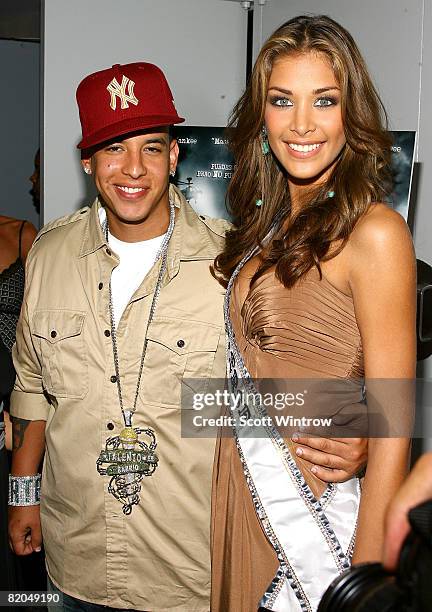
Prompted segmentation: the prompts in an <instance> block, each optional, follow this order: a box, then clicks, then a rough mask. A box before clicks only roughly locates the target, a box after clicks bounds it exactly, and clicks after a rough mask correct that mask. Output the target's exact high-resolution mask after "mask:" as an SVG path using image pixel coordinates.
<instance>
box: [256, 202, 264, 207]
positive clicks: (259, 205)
mask: <svg viewBox="0 0 432 612" xmlns="http://www.w3.org/2000/svg"><path fill="white" fill-rule="evenodd" d="M262 204H263V201H262V200H256V201H255V206H256V207H257V208H261V206H262Z"/></svg>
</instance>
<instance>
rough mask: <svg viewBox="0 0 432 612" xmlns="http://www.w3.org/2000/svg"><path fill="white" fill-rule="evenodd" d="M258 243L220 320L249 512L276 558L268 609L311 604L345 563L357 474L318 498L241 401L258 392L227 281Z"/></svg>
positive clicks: (273, 432) (280, 611)
mask: <svg viewBox="0 0 432 612" xmlns="http://www.w3.org/2000/svg"><path fill="white" fill-rule="evenodd" d="M258 251H259V248H258V247H257V248H255V249H254V250H252V251H251V252H250V253H249V254H248V255H247V256H246V257H244V258H243V260H242V261H241V262H240V263H239V264H238V266H237V268H236V270H235V271H234V273H233V275H232V277H231V280H230V282H229V285H228V288H227V293H226V298H225V321H226V333H227V376H228V385H229V391H230V392H231V393H230V397H233V396H234V395H235V396H239V395H240V397H241V398H242V401H240V402H233V403H232V405H231V407H230V409H231V413H232V416H233V417H234V419H233V420H234V422H235V423H236V425H235V426H234V435H235V440H236V444H237V449H238V452H239V456H240V459H241V462H242V466H243V470H244V474H245V477H246V481H247V484H248V487H249V490H250V493H251V495H252V500H253V503H254V506H255V511H256V514H257V516H258V519H259V521H260V523H261V526H262V528H263V530H264V532H265V534H266V536H267V538H268V540H269V542H270V543H271V544H272V546H273V548H274V550H275V551H276V554H277V557H278V560H279V569H278V572H277V574H276V576H275V577H274V579H273V580H272V582H271V584H270V585H269V587H268V588H267V591H266V592H265V593H264V594H263V598H262V600H261V602H260V606H263V607H265V608H267V609H269V610H272V611H274V612H294V611H302V612H306V611H307V612H313V611H314V610H316V609H317V606H318V604H319V601H320V599H321V597H322V595H323V593H324V591H325V589H326V588H327V586H328V585H329V584H330V583H331V582H332V580H333V579H334V578H336V577H337V576H338V575H339V574H340V573H341V572H343V571H344V570H346V569H348V568H349V566H350V559H351V556H352V550H353V546H354V538H355V529H356V522H357V515H358V508H359V503H360V487H359V482H358V479H356V478H353V479H351V480H349V481H348V482H345V483H341V484H337V485H336V484H330V485H329V486H328V487H327V489H326V490H325V492H324V494H323V495H322V496H321V498H320V499H319V500H317V499H316V498H315V496H314V494H313V492H312V491H311V489H310V487H309V486H308V484H307V482H306V481H305V479H304V477H303V475H302V473H301V471H300V470H299V469H298V467H297V464H296V463H295V461H294V459H293V457H292V456H291V454H290V451H289V449H288V447H287V445H286V444H285V442H284V440H283V438H282V437H281V435H280V433H279V432H278V430H277V429H276V428H275V427H273V425H272V424H271V423H270V424H269V419H268V415H267V412H266V408H265V406H263V405H262V404H261V403H260V402H259V401H258V402H257V401H252V402H249V403H248V400H247V398H248V396H249V397H253V395H252V394H254V395H255V398H256V397H259V394H258V395H256V394H257V389H256V388H255V385H254V383H253V381H252V379H251V376H250V374H249V372H248V370H247V368H246V366H245V364H244V362H243V358H242V356H241V354H240V352H239V350H238V347H237V345H236V341H235V337H234V332H233V329H232V325H231V321H230V317H229V309H230V297H231V290H232V286H233V284H234V281H235V279H236V278H237V276H238V273H239V272H240V270H241V268H242V267H243V265H244V264H245V263H246V261H248V260H249V259H250V258H251V257H253V256H254V255H255V254H256V253H257V252H258ZM234 404H235V405H234ZM240 417H243V418H240ZM266 417H267V418H266ZM246 420H248V421H249V422H248V423H247V424H242V423H245V421H246ZM254 422H255V423H256V424H254Z"/></svg>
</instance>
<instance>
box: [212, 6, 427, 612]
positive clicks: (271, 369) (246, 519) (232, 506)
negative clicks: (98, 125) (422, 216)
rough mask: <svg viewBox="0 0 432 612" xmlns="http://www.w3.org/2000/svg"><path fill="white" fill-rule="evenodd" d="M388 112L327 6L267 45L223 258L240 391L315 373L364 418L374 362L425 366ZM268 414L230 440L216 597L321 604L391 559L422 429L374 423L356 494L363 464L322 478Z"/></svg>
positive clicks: (217, 493)
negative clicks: (345, 577) (395, 192)
mask: <svg viewBox="0 0 432 612" xmlns="http://www.w3.org/2000/svg"><path fill="white" fill-rule="evenodd" d="M384 119H385V111H384V109H383V108H382V104H381V102H380V100H379V97H378V95H377V93H376V91H375V89H374V86H373V85H372V82H371V80H370V77H369V74H368V72H367V69H366V66H365V64H364V61H363V59H362V57H361V55H360V53H359V51H358V48H357V46H356V44H355V42H354V41H353V39H352V37H351V36H350V34H349V33H348V32H347V31H346V30H344V28H342V27H341V26H340V25H339V24H337V23H336V22H334V21H333V20H331V19H330V18H328V17H323V16H315V17H303V16H302V17H297V18H295V19H292V20H290V21H288V22H287V23H285V24H284V25H283V26H281V27H280V28H279V29H278V30H277V31H276V32H275V33H274V34H273V35H272V36H271V37H270V38H269V40H268V41H267V42H266V43H265V45H264V47H263V48H262V50H261V52H260V54H259V56H258V59H257V61H256V64H255V67H254V70H253V74H252V77H251V79H250V82H249V84H248V87H247V89H246V91H245V93H244V95H243V96H242V98H241V99H240V101H239V102H238V104H237V105H236V107H235V109H234V112H233V115H232V118H231V121H230V128H234V127H235V130H231V147H232V150H233V153H234V156H235V158H236V162H237V166H236V171H235V173H234V176H233V179H232V181H231V184H230V187H229V202H230V207H231V211H232V214H233V219H234V225H235V229H234V230H232V231H231V232H230V233H229V234H228V236H227V241H226V247H225V251H224V252H223V253H222V254H221V255H219V257H218V258H217V259H216V261H215V270H216V273H218V274H219V276H220V277H221V278H222V279H223V280H224V281H225V284H226V282H227V281H228V279H231V280H230V282H229V283H228V289H227V301H226V314H227V317H228V320H227V331H228V336H229V343H228V345H229V346H228V357H229V359H228V370H229V379H230V381H231V389H232V390H234V391H236V392H241V391H245V390H250V389H253V384H252V383H251V380H256V379H271V378H273V379H278V380H279V379H285V380H289V381H290V382H293V381H294V382H295V381H296V380H302V383H301V384H306V383H305V380H304V379H307V380H309V381H310V384H309V386H308V391H309V392H310V394H311V396H313V397H314V400H313V401H312V408H317V407H319V405H320V402H321V400H322V398H323V394H322V393H321V391H322V389H323V386H322V385H324V387H325V385H326V384H328V382H329V381H330V382H331V383H332V384H334V385H335V386H334V388H332V391H331V393H330V396H328V395H327V397H330V401H329V402H328V403H327V404H326V408H328V407H329V406H330V407H333V409H334V411H333V415H334V416H335V417H336V418H335V422H339V423H349V424H351V423H354V425H355V424H356V415H358V413H359V408H360V407H362V404H361V402H362V381H363V377H364V378H365V379H366V381H368V379H369V382H368V384H367V387H369V384H373V381H371V379H397V380H400V379H410V378H413V377H414V375H415V258H414V254H413V249H412V243H411V239H410V235H409V232H408V230H407V227H406V225H405V223H404V221H403V219H402V218H401V217H400V216H399V215H398V214H397V213H395V212H393V211H392V210H390V209H389V208H388V207H387V206H386V205H385V204H383V203H382V202H383V200H384V198H385V196H386V195H387V194H388V192H389V187H390V181H389V175H390V172H389V162H390V144H391V143H390V141H389V138H388V135H387V133H386V131H385V128H384V125H383V124H384ZM336 383H341V385H342V389H340V388H339V387H338V386H337V385H336ZM345 384H346V387H344V385H345ZM395 384H396V383H395ZM267 388H270V387H269V385H267ZM383 388H384V391H383ZM375 391H376V399H377V401H378V403H380V406H379V408H380V409H381V410H384V411H386V410H387V408H388V409H390V408H391V406H390V405H389V402H388V401H387V403H386V402H385V401H383V397H387V398H388V397H389V396H390V394H391V393H392V394H393V395H392V399H393V398H394V397H396V398H397V397H399V396H398V395H397V394H395V393H394V388H393V386H392V385H391V384H390V385H389V384H387V385H383V386H381V387H380V386H379V385H378V387H376V388H375ZM327 392H328V388H327ZM404 392H405V389H404ZM368 401H369V397H368ZM369 408H370V407H369ZM363 409H364V407H363ZM243 410H246V412H248V413H249V414H251V415H252V416H261V417H262V416H263V415H265V410H264V408H263V407H262V406H261V407H258V408H256V407H254V406H250V405H249V406H247V407H246V408H245V407H243ZM234 414H235V415H236V416H238V414H240V413H238V414H237V413H236V412H235V410H234ZM385 416H386V413H385V412H384V414H381V417H385ZM408 416H409V414H408ZM357 420H358V421H361V420H362V415H360V418H359V419H357ZM264 429H265V434H264V435H263V431H262V429H261V432H260V436H261V437H256V436H255V435H254V432H253V431H252V433H251V432H250V431H249V432H247V431H246V430H245V429H242V428H241V427H239V428H237V432H236V433H237V435H236V438H235V440H230V439H227V438H224V439H221V440H220V441H219V444H218V450H217V455H216V463H215V473H214V494H213V521H212V522H213V534H212V540H213V561H212V567H213V570H212V572H213V573H212V611H213V612H217V611H220V612H222V611H223V612H252V611H255V610H257V609H258V607H260V606H262V607H263V608H265V609H269V610H278V611H280V610H284V611H285V610H289V611H290V612H291V611H292V610H315V609H316V607H317V606H318V603H319V600H320V598H321V595H322V593H323V592H324V590H325V589H326V587H327V586H328V584H329V583H330V582H331V580H332V579H333V578H335V577H336V576H337V575H338V574H339V573H340V572H342V571H343V570H344V569H346V568H347V567H349V564H350V562H351V560H352V561H353V562H361V561H369V560H377V559H379V558H380V553H381V544H382V537H383V517H384V513H385V509H386V506H387V504H388V501H389V500H390V499H391V497H392V496H393V494H394V492H395V491H396V489H397V488H398V486H399V484H400V483H401V481H402V479H403V477H404V474H405V470H406V466H407V461H408V454H409V441H408V439H407V438H394V437H393V438H390V437H389V438H387V439H384V438H377V437H375V438H371V439H370V440H369V459H368V466H367V470H366V474H365V477H364V482H363V485H362V495H361V500H360V487H359V483H358V479H357V478H354V479H351V480H349V481H347V482H345V483H343V484H340V485H337V486H335V485H332V484H330V485H329V486H327V487H326V485H325V483H324V482H322V480H320V479H318V478H317V477H316V476H315V475H314V472H316V469H315V467H314V466H313V465H312V464H310V463H308V462H307V461H303V460H302V459H301V454H302V451H303V449H302V447H301V446H300V445H299V444H298V442H300V441H301V440H298V439H294V440H289V439H284V438H282V437H281V435H280V434H279V432H278V431H277V430H275V429H274V428H273V427H265V428H264ZM378 431H379V433H380V434H381V435H384V434H383V433H382V428H381V429H379V430H378ZM402 431H403V432H405V431H406V430H402ZM340 435H341V436H343V435H347V429H341V434H340ZM375 435H376V434H375ZM400 435H404V434H403V433H402V434H400ZM294 458H295V460H294ZM333 467H337V465H334V466H333ZM258 517H259V518H258ZM356 522H358V526H357V535H356V538H355V546H354V536H355V532H356ZM353 549H354V550H353Z"/></svg>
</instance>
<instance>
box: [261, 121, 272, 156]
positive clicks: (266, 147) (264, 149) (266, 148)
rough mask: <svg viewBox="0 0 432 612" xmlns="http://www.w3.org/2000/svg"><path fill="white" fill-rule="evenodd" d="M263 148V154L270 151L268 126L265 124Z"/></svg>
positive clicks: (262, 139)
mask: <svg viewBox="0 0 432 612" xmlns="http://www.w3.org/2000/svg"><path fill="white" fill-rule="evenodd" d="M261 150H262V152H263V155H267V154H268V153H269V152H270V146H269V143H268V138H267V128H266V126H265V125H263V127H262V130H261Z"/></svg>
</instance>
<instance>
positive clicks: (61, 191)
mask: <svg viewBox="0 0 432 612" xmlns="http://www.w3.org/2000/svg"><path fill="white" fill-rule="evenodd" d="M43 23H44V36H43V38H44V52H43V65H44V75H43V87H44V101H45V102H44V135H43V136H44V151H45V160H44V176H45V178H44V196H45V205H44V215H45V216H44V221H45V222H47V221H49V220H50V219H53V218H55V217H58V216H60V215H64V214H67V213H69V212H71V211H73V210H74V209H76V208H78V207H79V206H80V205H82V203H83V202H87V201H88V198H89V197H90V193H89V187H90V183H89V182H86V180H85V178H84V176H83V172H82V170H81V169H80V166H79V155H78V152H77V151H76V149H75V145H76V143H77V142H78V140H79V135H80V127H79V121H78V111H77V108H76V104H75V89H76V86H77V85H78V83H79V82H80V81H81V79H82V78H83V77H84V76H85V75H86V74H88V73H90V72H94V71H96V70H99V69H102V68H106V67H108V66H110V65H112V64H115V63H126V62H131V61H138V60H147V61H151V62H154V63H156V64H158V65H159V66H160V67H161V68H162V69H163V70H164V72H165V73H166V75H167V79H168V81H169V83H170V85H171V89H172V91H173V93H174V98H175V103H176V106H177V110H178V111H179V113H180V115H182V116H183V117H186V118H187V123H188V124H189V125H221V126H224V125H225V123H226V119H227V116H228V114H229V112H230V110H231V108H232V106H233V104H234V102H235V101H236V99H237V98H238V97H239V95H240V93H241V91H242V89H243V87H244V79H245V60H246V35H247V32H246V26H247V19H246V13H245V11H244V10H243V9H242V8H241V7H240V5H239V4H237V3H235V2H223V1H220V0H177V1H176V2H173V1H172V0H122V2H118V0H91V2H88V1H87V0H74V1H73V2H70V0H45V7H44V18H43Z"/></svg>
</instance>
